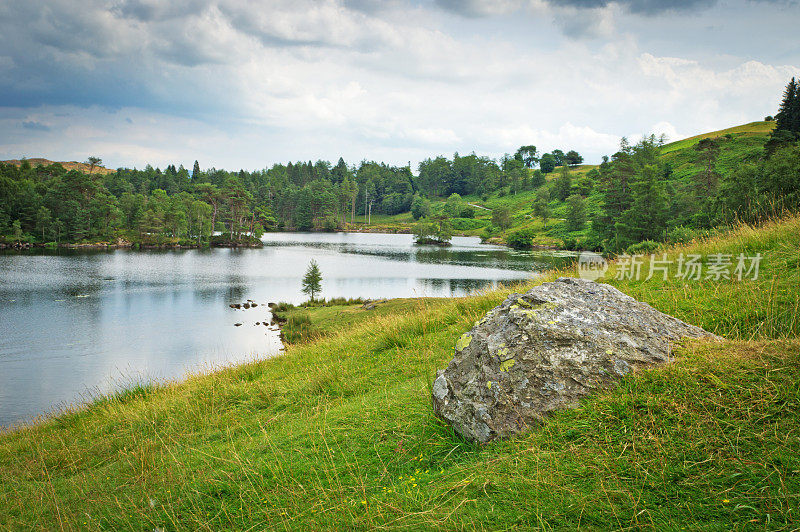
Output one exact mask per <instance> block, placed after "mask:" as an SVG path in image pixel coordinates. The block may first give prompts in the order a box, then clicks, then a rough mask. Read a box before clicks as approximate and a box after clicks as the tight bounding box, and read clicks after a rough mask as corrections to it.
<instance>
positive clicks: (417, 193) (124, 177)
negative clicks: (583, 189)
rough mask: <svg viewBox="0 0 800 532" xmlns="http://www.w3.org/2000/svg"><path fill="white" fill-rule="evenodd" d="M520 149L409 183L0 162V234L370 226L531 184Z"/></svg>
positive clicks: (442, 165)
mask: <svg viewBox="0 0 800 532" xmlns="http://www.w3.org/2000/svg"><path fill="white" fill-rule="evenodd" d="M525 148H526V149H525V150H522V149H521V150H519V151H518V152H517V153H516V154H515V155H513V156H511V155H506V156H504V157H503V158H501V160H500V161H499V162H498V161H495V160H493V159H490V158H488V157H479V156H477V155H475V154H470V155H467V156H463V157H462V156H459V154H457V153H456V154H455V155H454V156H453V158H452V159H448V158H446V157H436V158H433V159H430V158H429V159H426V160H425V161H423V162H421V163H420V165H419V173H418V175H414V174H413V173H412V172H411V168H410V166H391V165H388V164H386V163H377V162H374V161H366V160H365V161H362V162H361V163H359V164H358V165H357V166H356V165H348V164H347V163H345V161H344V160H343V159H342V158H339V160H338V162H337V163H336V164H335V165H332V164H331V163H330V162H328V161H322V160H320V161H317V162H311V161H308V162H302V161H301V162H295V163H291V162H290V163H288V164H275V165H273V166H272V167H271V168H268V169H263V170H256V171H252V172H249V171H245V170H240V171H238V172H229V171H225V170H219V169H216V168H210V169H207V170H205V171H203V170H201V168H200V165H199V163H198V162H197V161H195V163H194V165H193V168H192V171H191V172H189V171H188V170H187V169H185V168H184V167H183V166H178V167H176V166H175V165H168V166H167V167H166V168H165V169H163V170H162V169H160V168H153V167H152V166H149V165H148V166H146V167H145V168H144V169H142V170H137V169H127V168H120V169H118V170H117V171H116V172H113V173H108V174H104V175H100V174H99V173H95V172H94V169H95V168H96V167H97V166H98V165H99V164H100V163H102V160H101V159H100V158H99V157H94V156H93V157H90V158H89V160H88V161H87V165H89V171H88V172H80V171H77V170H70V171H67V170H66V169H64V168H63V167H62V166H61V165H60V164H58V163H54V164H51V165H48V166H36V167H33V166H31V165H30V163H29V162H27V161H25V160H23V161H22V164H21V165H20V166H15V165H13V164H5V163H2V164H0V235H5V236H6V237H7V238H10V239H14V240H28V241H42V242H49V241H56V242H62V241H69V242H80V241H88V240H98V239H111V238H114V237H115V236H118V233H120V232H121V233H124V236H125V237H126V238H134V239H137V240H139V241H160V240H164V239H168V238H169V239H177V240H179V241H187V242H195V243H203V242H208V240H209V239H210V236H211V234H212V233H213V232H214V231H221V232H225V233H226V234H228V235H229V236H230V238H231V239H232V240H233V241H237V240H240V239H242V238H243V237H244V236H245V235H259V234H260V233H262V232H264V231H270V230H299V231H312V230H329V231H333V230H337V229H341V228H343V227H345V226H346V224H347V223H354V222H356V221H363V222H365V223H369V222H370V221H371V218H372V215H373V214H387V215H391V214H397V213H402V212H408V211H409V210H412V205H413V204H414V202H415V201H416V202H417V204H419V202H420V201H421V199H422V198H436V197H439V196H443V195H445V196H446V195H448V194H452V193H460V194H471V193H479V194H483V195H486V194H489V193H491V192H494V191H496V190H498V189H504V190H506V191H507V192H508V193H516V192H517V191H520V190H526V189H530V188H534V187H536V186H540V185H541V184H542V183H543V182H544V177H543V174H544V170H547V167H546V165H545V166H544V167H543V168H542V169H535V170H532V166H534V165H537V164H540V163H539V161H540V160H541V159H542V158H540V157H538V156H537V152H536V148H535V147H533V146H528V147H525ZM554 153H557V154H559V153H560V154H561V155H560V156H562V157H566V156H567V155H565V154H563V153H562V152H560V151H559V150H555V151H554ZM569 153H573V154H576V152H569ZM548 155H549V154H548ZM578 157H579V156H578ZM564 160H565V161H566V160H567V159H564ZM571 160H576V159H575V158H574V157H573V159H571Z"/></svg>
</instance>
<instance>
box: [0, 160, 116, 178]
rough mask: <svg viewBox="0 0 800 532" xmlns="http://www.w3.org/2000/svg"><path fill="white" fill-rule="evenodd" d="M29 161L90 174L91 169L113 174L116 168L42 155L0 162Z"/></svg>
mask: <svg viewBox="0 0 800 532" xmlns="http://www.w3.org/2000/svg"><path fill="white" fill-rule="evenodd" d="M23 160H25V161H28V164H30V165H31V166H32V167H36V166H50V165H51V164H60V165H61V166H63V167H64V168H65V169H67V170H77V171H79V172H83V173H85V174H88V173H89V171H90V170H91V171H92V173H96V174H113V173H114V172H116V170H112V169H110V168H105V167H103V166H95V167H94V169H92V168H91V166H90V165H89V164H87V163H79V162H78V161H51V160H49V159H42V158H40V157H34V158H32V159H27V158H26V159H22V160H21V159H10V160H8V161H0V163H6V164H13V165H14V166H20V165H22V161H23Z"/></svg>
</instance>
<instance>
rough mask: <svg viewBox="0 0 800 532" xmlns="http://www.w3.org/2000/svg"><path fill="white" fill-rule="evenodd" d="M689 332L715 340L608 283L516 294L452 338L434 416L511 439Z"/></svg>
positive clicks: (562, 283)
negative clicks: (452, 353) (452, 346)
mask: <svg viewBox="0 0 800 532" xmlns="http://www.w3.org/2000/svg"><path fill="white" fill-rule="evenodd" d="M683 337H692V338H702V337H710V338H716V337H715V336H714V335H712V334H711V333H709V332H706V331H704V330H703V329H700V328H699V327H695V326H693V325H689V324H686V323H684V322H682V321H680V320H678V319H676V318H673V317H672V316H668V315H666V314H663V313H661V312H658V311H657V310H655V309H653V308H652V307H651V306H649V305H647V304H645V303H641V302H638V301H636V300H635V299H633V298H632V297H629V296H627V295H625V294H623V293H622V292H620V291H619V290H617V289H616V288H613V287H612V286H609V285H606V284H599V283H595V282H592V281H587V280H583V279H573V278H560V279H558V280H557V281H555V282H551V283H544V284H542V285H540V286H537V287H535V288H533V289H532V290H530V291H529V292H527V293H526V294H522V295H520V294H513V295H511V296H510V297H509V298H508V299H506V300H505V301H504V302H503V303H502V304H501V305H500V306H498V307H495V308H494V309H492V310H490V311H489V312H488V313H487V314H486V316H485V317H484V318H483V319H481V320H480V321H478V322H477V323H476V324H475V326H474V327H473V328H472V330H471V331H470V332H468V333H466V334H464V335H462V336H461V338H459V339H458V341H457V342H456V349H455V357H454V358H453V360H452V361H451V362H450V364H449V365H448V366H447V368H446V369H444V370H439V372H438V373H437V376H436V379H435V380H434V383H433V406H434V410H435V412H436V414H437V415H438V416H440V417H441V418H442V419H444V420H446V421H447V422H448V423H450V424H451V425H452V426H453V428H454V429H455V430H456V431H457V432H458V433H460V434H461V435H462V436H464V437H465V438H467V439H470V440H476V441H479V442H488V441H490V440H493V439H496V438H507V437H509V436H512V435H514V434H516V433H518V432H520V431H522V430H525V429H526V428H528V427H530V426H532V425H536V424H537V423H539V422H541V421H542V419H543V418H544V417H545V416H546V415H547V414H548V413H549V412H551V411H553V410H558V409H563V408H569V407H574V406H577V405H578V403H579V401H580V399H581V398H582V397H584V396H586V395H588V394H590V393H592V392H593V391H595V390H598V389H601V388H604V387H607V386H608V385H610V384H612V383H613V382H615V381H616V380H617V379H619V378H620V377H622V376H624V375H627V374H628V373H630V372H631V371H635V370H637V369H639V368H646V367H649V366H653V365H656V364H663V363H665V362H668V361H669V360H670V344H671V343H672V342H675V341H677V340H679V339H680V338H683Z"/></svg>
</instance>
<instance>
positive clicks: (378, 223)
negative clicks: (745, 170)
mask: <svg viewBox="0 0 800 532" xmlns="http://www.w3.org/2000/svg"><path fill="white" fill-rule="evenodd" d="M774 127H775V123H774V122H751V123H749V124H744V125H741V126H736V127H732V128H728V129H723V130H720V131H713V132H710V133H704V134H702V135H697V136H694V137H690V138H687V139H683V140H679V141H676V142H672V143H669V144H666V145H664V146H663V148H662V151H661V157H662V159H663V161H664V162H665V163H668V164H669V165H670V167H671V169H672V176H671V180H672V181H673V182H674V183H679V182H683V183H686V182H688V181H689V180H691V179H693V178H694V177H695V176H696V175H697V174H698V173H699V172H700V171H701V170H702V169H703V167H702V164H701V163H700V161H699V154H698V152H697V151H696V150H695V149H694V147H695V145H696V144H697V143H698V142H699V141H700V140H701V139H703V138H715V139H718V140H719V143H720V155H719V160H718V161H717V166H716V168H717V171H718V172H719V173H720V174H722V175H727V174H729V173H731V172H732V171H733V170H735V169H736V168H738V167H739V166H741V165H742V164H743V163H746V162H755V161H756V160H757V159H758V158H759V157H761V155H762V154H763V146H764V143H765V142H766V141H767V140H768V138H769V133H770V132H771V131H772V129H773V128H774ZM595 168H597V165H580V166H578V167H575V168H573V169H571V172H570V173H571V176H572V180H573V184H574V183H575V182H576V181H577V180H579V179H580V178H582V177H584V176H586V175H587V174H588V173H589V172H590V171H591V170H593V169H595ZM559 170H560V169H558V168H557V169H556V170H555V171H554V172H552V173H550V174H548V175H547V181H548V182H550V181H553V180H554V179H556V178H557V177H558V175H559ZM536 194H537V191H535V190H527V191H522V192H518V193H517V194H504V193H503V192H495V193H493V194H492V195H490V196H489V197H488V198H486V199H482V198H480V197H477V196H468V197H465V198H464V199H465V201H467V202H469V203H472V204H474V205H478V206H481V207H484V208H485V209H489V210H483V209H476V216H475V218H474V219H463V218H456V219H454V220H452V221H453V224H454V227H455V229H456V233H457V234H460V235H471V236H484V237H487V238H489V237H490V240H489V241H490V242H496V243H505V240H506V238H507V237H508V235H509V234H511V233H513V232H515V231H519V230H521V229H530V230H532V231H534V232H535V233H536V238H535V244H536V245H540V246H555V247H562V246H564V245H565V243H566V244H570V242H576V241H581V240H583V239H585V238H586V235H587V233H588V230H589V228H590V224H587V226H586V227H585V228H584V229H583V230H581V231H574V232H568V231H567V230H566V228H565V225H566V224H565V220H564V218H565V216H566V215H567V206H566V205H565V204H564V203H563V202H559V201H557V200H555V199H554V200H553V201H551V202H550V208H551V211H552V219H550V220H548V224H547V226H546V227H545V226H544V224H543V223H542V220H541V219H540V218H538V217H537V216H535V215H534V213H533V203H534V201H535V200H536ZM585 199H586V210H587V214H588V217H589V219H590V220H591V218H592V217H593V216H594V215H595V214H596V213H597V212H598V209H599V208H600V207H601V204H602V203H601V197H600V195H599V193H598V191H597V190H596V189H594V190H592V191H591V192H590V193H589V194H588V195H587V196H586V198H585ZM444 205H445V200H444V199H440V200H438V201H434V202H433V203H432V210H433V213H434V214H437V213H441V212H443V209H444ZM498 207H507V208H508V209H510V211H511V213H512V226H511V227H510V228H509V229H507V230H498V231H495V232H493V233H491V234H487V233H486V228H487V227H489V226H491V218H492V215H491V209H495V208H498ZM413 224H414V220H413V219H412V218H411V214H410V213H403V214H399V215H396V216H378V217H373V222H372V224H371V225H369V226H366V225H365V224H364V223H363V221H358V222H357V223H356V224H353V226H351V229H355V230H368V231H384V232H411V230H412V228H413Z"/></svg>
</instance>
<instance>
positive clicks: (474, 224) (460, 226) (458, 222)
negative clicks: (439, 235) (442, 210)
mask: <svg viewBox="0 0 800 532" xmlns="http://www.w3.org/2000/svg"><path fill="white" fill-rule="evenodd" d="M451 224H452V226H453V229H455V230H456V231H471V230H473V229H480V228H481V227H483V226H484V225H486V222H485V221H482V220H475V219H471V218H456V219H455V220H452V222H451Z"/></svg>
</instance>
